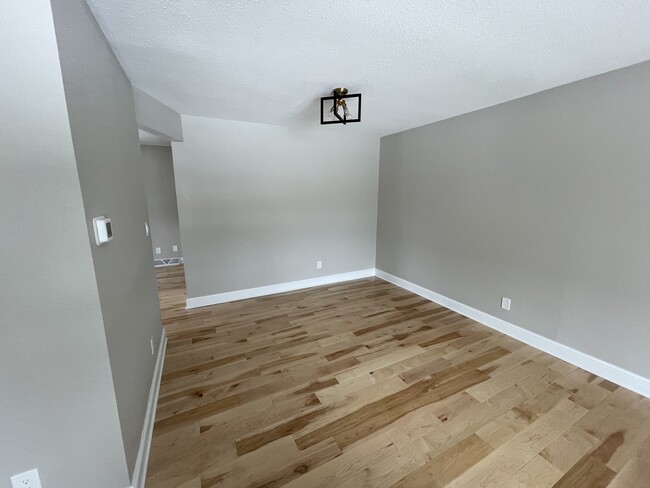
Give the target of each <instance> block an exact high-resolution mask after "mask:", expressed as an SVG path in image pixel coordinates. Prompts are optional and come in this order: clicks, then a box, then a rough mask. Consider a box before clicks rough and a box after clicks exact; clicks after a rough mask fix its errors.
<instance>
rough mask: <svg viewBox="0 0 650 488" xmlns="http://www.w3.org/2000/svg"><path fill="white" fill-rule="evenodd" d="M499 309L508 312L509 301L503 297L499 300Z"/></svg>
mask: <svg viewBox="0 0 650 488" xmlns="http://www.w3.org/2000/svg"><path fill="white" fill-rule="evenodd" d="M501 308H502V309H504V310H510V299H509V298H506V297H503V298H501Z"/></svg>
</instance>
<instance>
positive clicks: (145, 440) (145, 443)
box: [130, 329, 167, 488]
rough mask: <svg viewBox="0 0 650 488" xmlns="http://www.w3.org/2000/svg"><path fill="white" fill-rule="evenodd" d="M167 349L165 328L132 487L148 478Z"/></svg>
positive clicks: (141, 484)
mask: <svg viewBox="0 0 650 488" xmlns="http://www.w3.org/2000/svg"><path fill="white" fill-rule="evenodd" d="M166 349H167V334H165V329H163V330H162V334H161V335H160V344H159V345H158V355H157V356H156V365H155V367H154V370H153V378H152V379H151V388H150V389H149V402H148V403H147V412H146V413H145V416H144V425H143V427H142V434H141V436H140V447H139V448H138V456H137V457H136V459H135V467H134V468H133V479H132V482H133V485H132V486H131V487H130V488H144V482H145V480H146V478H147V465H148V464H149V452H150V451H151V438H152V436H153V425H154V422H155V420H156V407H157V406H158V393H159V391H160V379H161V377H162V372H163V364H164V362H165V350H166Z"/></svg>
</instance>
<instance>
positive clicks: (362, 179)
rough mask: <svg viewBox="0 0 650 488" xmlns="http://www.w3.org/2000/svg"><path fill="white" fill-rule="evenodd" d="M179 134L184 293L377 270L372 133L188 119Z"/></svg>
mask: <svg viewBox="0 0 650 488" xmlns="http://www.w3.org/2000/svg"><path fill="white" fill-rule="evenodd" d="M183 133H184V142H182V143H176V142H173V143H172V151H173V154H174V171H175V175H176V192H177V195H178V211H179V216H180V226H181V239H182V240H183V257H184V259H185V272H186V279H187V291H188V297H197V296H204V295H211V294H214V293H222V292H227V291H233V290H241V289H246V288H252V287H257V286H263V285H271V284H277V283H284V282H287V281H294V280H301V279H306V278H313V277H317V276H324V275H330V274H336V273H343V272H348V271H356V270H360V269H367V268H373V267H374V265H375V237H376V215H377V172H378V159H379V155H378V152H379V144H378V140H377V139H376V138H365V137H360V136H350V135H346V134H342V131H340V130H339V131H337V132H336V135H334V132H332V131H328V130H320V131H306V130H297V129H292V128H287V127H279V126H271V125H264V124H253V123H246V122H232V121H226V120H218V119H210V118H202V117H188V116H183ZM317 260H322V261H323V268H322V269H320V270H317V269H316V261H317Z"/></svg>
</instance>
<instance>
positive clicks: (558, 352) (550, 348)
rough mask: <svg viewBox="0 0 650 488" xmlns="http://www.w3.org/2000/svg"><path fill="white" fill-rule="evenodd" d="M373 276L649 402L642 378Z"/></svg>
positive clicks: (649, 383) (386, 276)
mask: <svg viewBox="0 0 650 488" xmlns="http://www.w3.org/2000/svg"><path fill="white" fill-rule="evenodd" d="M376 276H377V277H378V278H381V279H382V280H385V281H388V282H390V283H392V284H394V285H397V286H399V287H400V288H404V289H405V290H408V291H410V292H413V293H415V294H416V295H420V296H421V297H424V298H427V299H429V300H431V301H433V302H436V303H438V304H440V305H443V306H445V307H447V308H449V309H451V310H453V311H455V312H458V313H460V314H462V315H465V316H466V317H469V318H471V319H473V320H476V321H477V322H479V323H481V324H483V325H485V326H487V327H490V328H491V329H494V330H497V331H499V332H501V333H503V334H506V335H507V336H510V337H512V338H514V339H517V340H519V341H521V342H524V343H526V344H528V345H529V346H532V347H535V348H537V349H539V350H541V351H544V352H546V353H548V354H550V355H552V356H555V357H556V358H559V359H562V360H564V361H566V362H568V363H571V364H573V365H574V366H578V367H579V368H582V369H584V370H586V371H589V372H590V373H593V374H595V375H597V376H600V377H601V378H605V379H606V380H609V381H611V382H612V383H616V384H617V385H620V386H622V387H624V388H627V389H628V390H632V391H633V392H635V393H638V394H640V395H643V396H645V397H649V398H650V380H649V379H648V378H644V377H643V376H640V375H638V374H636V373H633V372H631V371H628V370H626V369H623V368H620V367H618V366H615V365H613V364H611V363H608V362H606V361H603V360H602V359H598V358H596V357H594V356H590V355H589V354H586V353H584V352H581V351H578V350H577V349H573V348H572V347H569V346H565V345H564V344H561V343H559V342H556V341H554V340H552V339H548V338H547V337H544V336H541V335H539V334H536V333H534V332H531V331H529V330H526V329H524V328H522V327H519V326H518V325H514V324H511V323H510V322H506V321H505V320H503V319H500V318H498V317H494V316H493V315H490V314H487V313H485V312H481V311H480V310H477V309H475V308H473V307H470V306H469V305H465V304H464V303H461V302H458V301H456V300H453V299H451V298H448V297H446V296H444V295H440V294H439V293H436V292H434V291H431V290H428V289H427V288H424V287H422V286H420V285H416V284H415V283H411V282H410V281H407V280H404V279H402V278H399V277H397V276H394V275H392V274H390V273H386V272H385V271H381V270H379V269H378V270H376Z"/></svg>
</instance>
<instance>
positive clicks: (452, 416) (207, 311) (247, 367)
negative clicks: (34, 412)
mask: <svg viewBox="0 0 650 488" xmlns="http://www.w3.org/2000/svg"><path fill="white" fill-rule="evenodd" d="M157 277H158V288H159V296H160V305H161V311H162V317H163V323H164V326H165V329H166V332H167V336H168V341H169V342H168V347H167V354H166V357H165V366H164V371H163V376H162V381H161V388H160V397H159V404H158V410H157V412H156V423H155V429H154V437H153V440H152V450H151V456H150V460H149V471H148V475H147V483H146V486H147V487H148V488H209V487H236V488H252V487H255V488H259V487H279V486H285V487H289V488H304V487H307V488H312V487H320V488H325V487H344V488H346V487H347V488H357V487H373V488H379V487H386V488H389V487H401V488H407V487H409V488H415V487H432V488H443V487H449V488H465V487H471V488H488V487H494V488H497V487H503V488H523V487H533V488H553V487H555V488H568V487H574V488H582V487H584V488H599V487H608V486H609V487H612V488H623V487H630V488H632V487H634V488H643V487H650V481H649V480H650V463H648V457H649V456H650V401H649V400H648V399H646V398H643V397H641V396H639V395H637V394H635V393H632V392H630V391H628V390H625V389H624V388H620V387H618V386H617V385H615V384H613V383H611V382H609V381H606V380H603V379H602V378H598V377H597V376H595V375H593V374H590V373H588V372H586V371H583V370H581V369H579V368H576V367H575V366H572V365H570V364H567V363H565V362H563V361H561V360H559V359H556V358H553V357H551V356H549V355H547V354H545V353H542V352H540V351H537V350H535V349H534V348H532V347H530V346H527V345H524V344H522V343H519V342H518V341H516V340H514V339H512V338H509V337H506V336H504V335H502V334H499V333H497V332H495V331H492V330H490V329H488V328H486V327H484V326H482V325H480V324H478V323H476V322H474V321H473V320H471V319H469V318H467V317H463V316H461V315H459V314H457V313H455V312H453V311H451V310H448V309H446V308H445V307H442V306H440V305H438V304H435V303H432V302H429V301H427V300H424V299H422V297H419V296H417V295H413V294H411V293H409V292H406V291H404V290H402V289H400V288H397V287H395V286H394V285H391V284H389V283H386V282H384V281H382V280H380V279H377V278H370V279H364V280H359V281H353V282H347V283H340V284H335V285H330V286H324V287H319V288H313V289H308V290H300V291H297V292H292V293H284V294H280V295H274V296H269V297H261V298H257V299H251V300H243V301H239V302H233V303H226V304H222V305H216V306H212V307H205V308H200V309H193V310H186V309H185V283H184V275H183V267H182V266H176V267H169V268H159V269H158V270H157Z"/></svg>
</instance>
